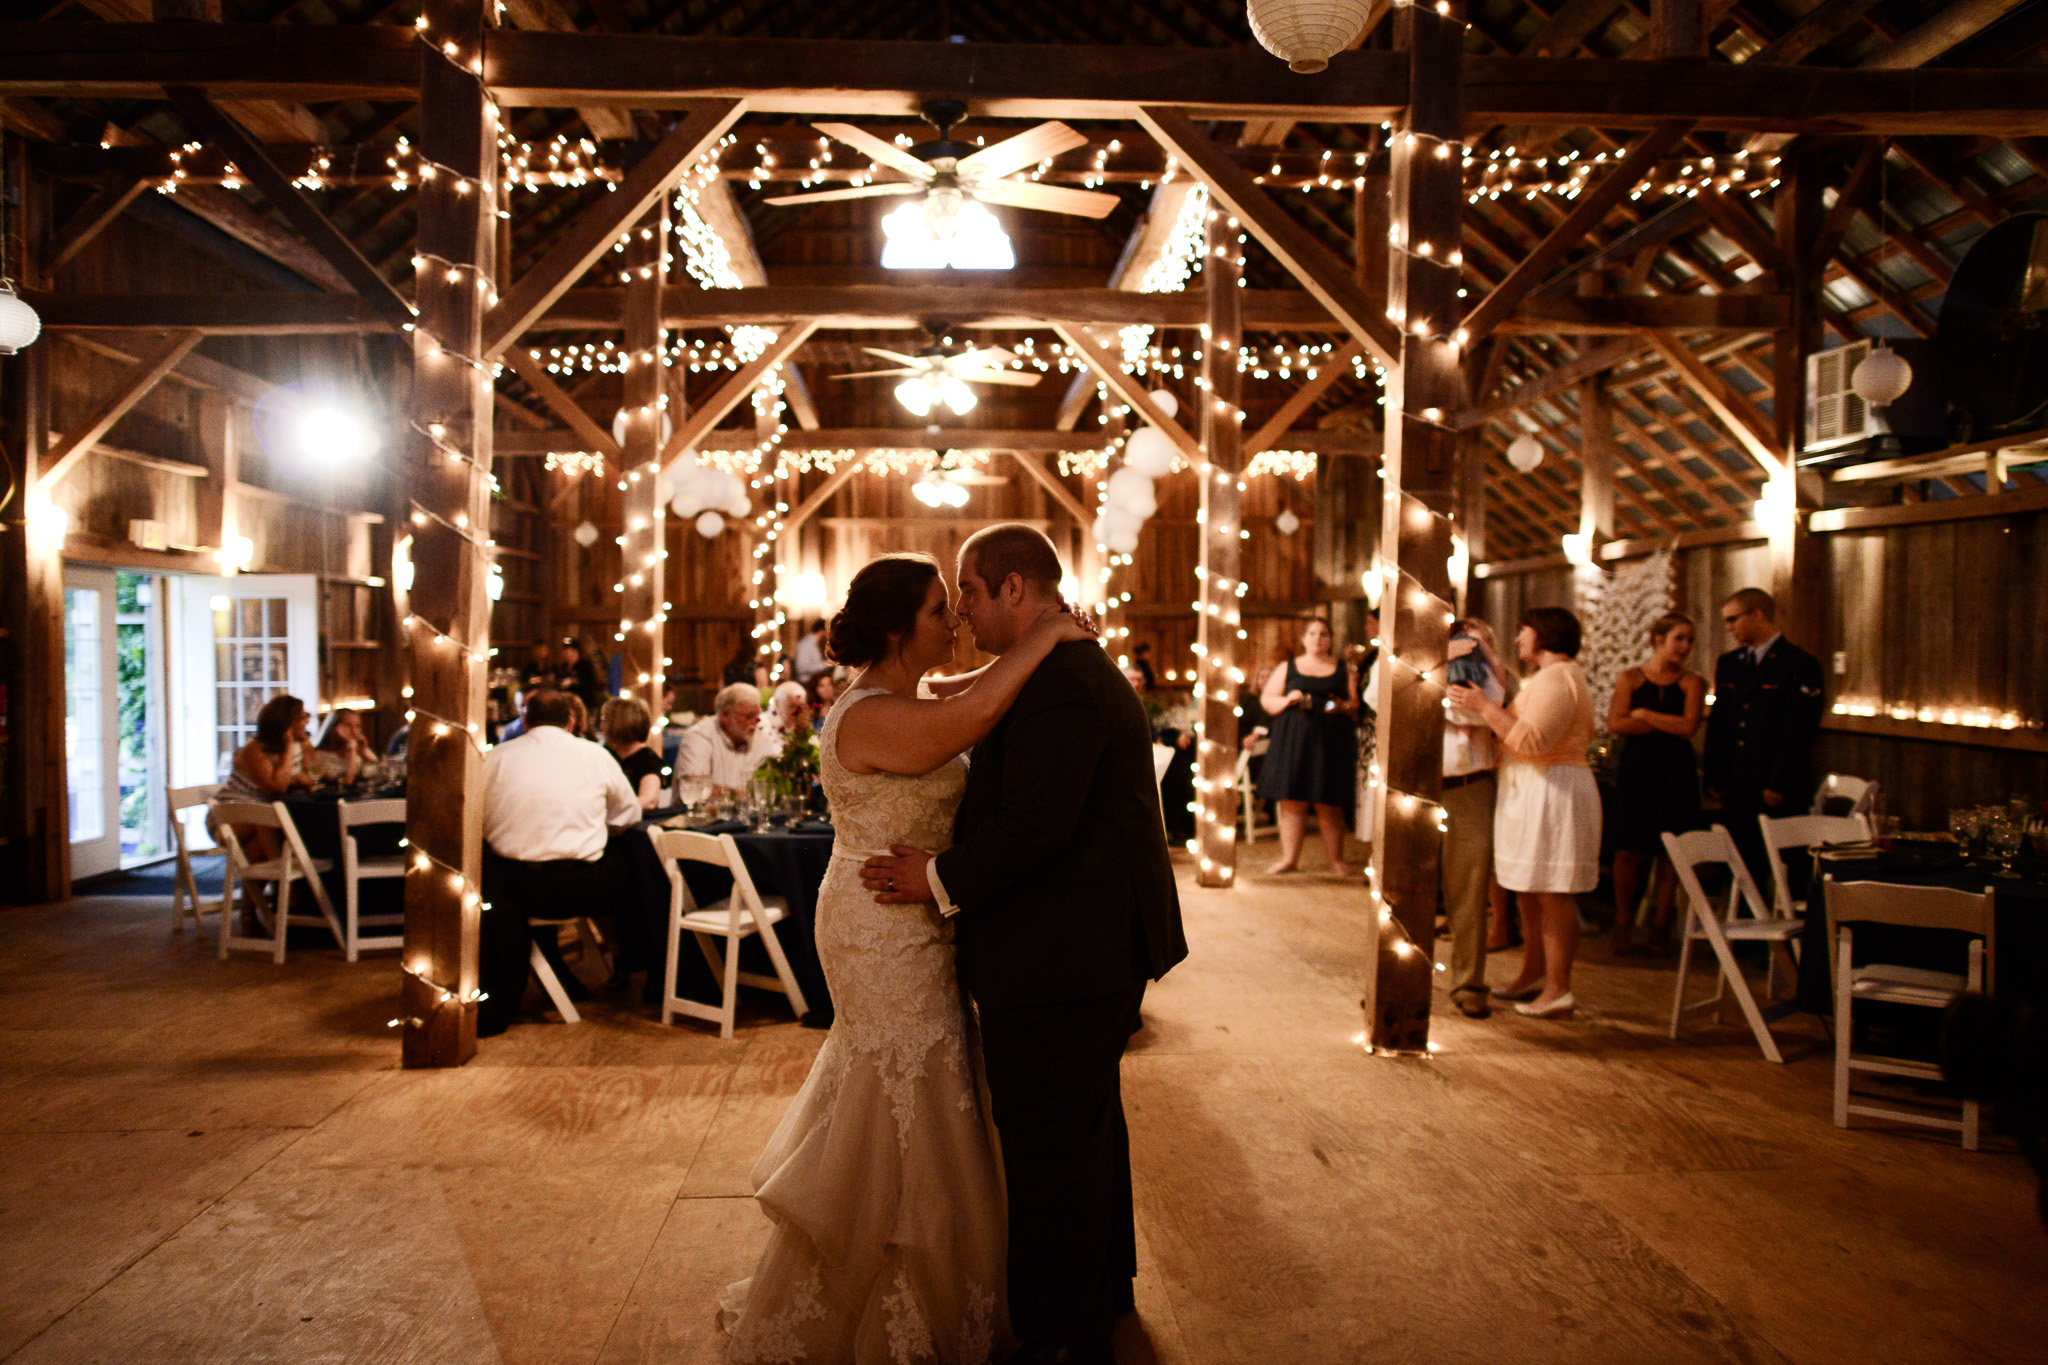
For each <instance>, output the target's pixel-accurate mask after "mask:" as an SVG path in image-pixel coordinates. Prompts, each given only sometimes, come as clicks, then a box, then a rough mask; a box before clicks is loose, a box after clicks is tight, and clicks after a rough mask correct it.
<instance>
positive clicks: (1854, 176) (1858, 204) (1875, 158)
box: [1812, 138, 1885, 267]
mask: <svg viewBox="0 0 2048 1365" xmlns="http://www.w3.org/2000/svg"><path fill="white" fill-rule="evenodd" d="M1884 151H1885V148H1884V141H1883V139H1881V138H1872V139H1870V140H1869V141H1867V142H1865V143H1864V144H1863V150H1862V151H1860V152H1859V153H1857V156H1856V162H1855V164H1854V165H1852V166H1851V167H1850V168H1849V174H1848V176H1847V177H1846V178H1844V179H1843V181H1842V184H1841V188H1840V191H1839V194H1838V196H1837V198H1836V199H1835V206H1834V207H1833V208H1831V209H1829V210H1828V216H1827V217H1825V218H1823V219H1822V220H1821V224H1820V231H1819V232H1818V233H1816V234H1815V236H1814V241H1813V256H1812V262H1813V264H1814V265H1815V266H1816V267H1818V266H1823V265H1826V264H1827V262H1828V259H1829V258H1830V257H1832V256H1833V255H1834V254H1835V253H1836V252H1837V251H1839V250H1841V247H1842V236H1843V234H1844V233H1846V232H1848V230H1849V223H1850V221H1851V220H1852V219H1854V218H1855V217H1856V215H1857V213H1858V212H1860V211H1861V210H1862V208H1863V201H1864V199H1865V197H1866V196H1867V195H1868V194H1869V193H1870V188H1871V186H1872V185H1873V184H1874V183H1875V182H1876V180H1877V173H1878V168H1879V167H1880V166H1881V165H1882V164H1883V163H1884Z"/></svg>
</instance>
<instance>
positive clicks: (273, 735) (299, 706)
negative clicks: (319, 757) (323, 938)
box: [213, 696, 313, 863]
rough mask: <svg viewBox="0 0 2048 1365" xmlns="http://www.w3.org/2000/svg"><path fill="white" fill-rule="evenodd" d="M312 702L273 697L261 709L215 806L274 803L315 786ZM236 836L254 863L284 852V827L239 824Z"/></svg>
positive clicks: (233, 827) (217, 796)
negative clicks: (252, 734) (310, 728)
mask: <svg viewBox="0 0 2048 1365" xmlns="http://www.w3.org/2000/svg"><path fill="white" fill-rule="evenodd" d="M306 721H307V715H306V703H304V702H302V701H300V700H299V699H298V698H297V697H289V696H278V697H272V698H271V699H270V700H269V701H267V702H264V703H263V709H262V710H261V711H258V712H257V713H256V737H255V738H254V739H252V740H250V741H249V742H248V743H247V744H244V745H243V746H242V747H241V748H239V749H237V750H235V759H234V766H233V767H232V768H230V769H229V770H228V780H227V781H226V782H225V783H223V784H222V786H221V789H220V792H219V794H218V795H216V796H215V797H214V798H213V802H214V804H215V805H220V804H223V803H225V802H229V801H254V802H257V803H259V804H261V805H268V804H270V803H271V802H272V801H275V800H277V798H278V797H280V796H283V795H285V794H286V793H288V792H291V791H295V790H299V789H301V788H305V787H310V786H312V785H313V774H312V773H311V771H309V768H310V763H309V760H310V757H311V755H312V752H313V745H312V742H311V741H310V740H308V739H307V738H306ZM231 828H232V829H233V830H234V831H235V838H236V839H238V840H240V841H241V844H242V852H243V853H244V854H245V855H246V856H247V857H248V859H249V861H250V862H252V863H261V862H268V861H269V860H270V859H272V858H275V857H277V856H278V855H279V854H281V853H283V852H284V842H283V840H282V838H281V836H280V835H279V833H278V831H276V830H274V829H270V828H268V827H267V826H263V825H234V826H231Z"/></svg>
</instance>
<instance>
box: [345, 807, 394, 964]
mask: <svg viewBox="0 0 2048 1365" xmlns="http://www.w3.org/2000/svg"><path fill="white" fill-rule="evenodd" d="M335 817H336V818H337V819H338V820H339V821H340V822H341V883H342V923H343V925H345V926H346V928H347V932H348V939H347V941H346V943H345V944H344V945H343V946H344V947H345V948H346V949H347V951H348V960H349V961H350V962H354V961H355V960H356V954H357V952H358V951H360V950H361V949H364V948H368V949H370V950H371V951H372V952H375V951H376V950H378V949H380V948H403V947H404V946H405V935H404V934H402V933H398V934H379V935H374V936H371V937H368V938H366V937H364V936H363V932H362V926H364V925H365V924H367V925H370V926H372V927H374V928H379V929H388V928H390V927H391V926H393V925H401V926H402V925H403V924H404V923H405V916H404V915H370V916H368V917H365V916H364V915H363V914H362V913H361V911H360V910H359V909H358V904H359V897H358V894H357V893H358V886H357V883H359V882H361V881H364V880H365V879H368V878H376V877H403V876H405V870H406V859H405V858H404V856H403V855H401V854H396V853H391V854H382V855H379V856H377V857H374V858H365V857H363V856H362V854H361V852H360V851H359V850H358V848H357V845H356V836H355V835H354V834H352V833H350V831H351V830H353V829H355V828H356V827H357V826H358V825H403V824H404V823H405V799H404V798H403V797H393V798H390V799H388V800H383V801H343V802H340V803H338V804H337V806H336V807H335Z"/></svg>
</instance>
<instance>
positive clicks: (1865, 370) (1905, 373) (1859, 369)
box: [1849, 342, 1913, 408]
mask: <svg viewBox="0 0 2048 1365" xmlns="http://www.w3.org/2000/svg"><path fill="white" fill-rule="evenodd" d="M1849 387H1850V388H1852V389H1854V390H1856V396H1857V397H1858V398H1861V399H1862V400H1863V401H1864V402H1866V403H1868V404H1870V406H1872V407H1874V408H1882V407H1886V406H1888V405H1890V404H1892V403H1895V402H1897V401H1898V400H1899V399H1900V398H1902V397H1903V396H1905V392H1906V390H1907V389H1910V388H1912V387H1913V367H1912V366H1911V365H1908V364H1907V363H1906V358H1905V357H1904V356H1902V355H1900V354H1899V353H1898V352H1897V351H1894V350H1893V349H1892V348H1891V347H1889V346H1886V345H1884V344H1883V343H1882V342H1880V343H1878V346H1877V349H1876V350H1874V351H1872V352H1871V353H1870V354H1869V355H1867V356H1865V357H1863V359H1862V360H1861V361H1860V362H1859V363H1858V364H1857V366H1856V368H1855V370H1854V371H1852V372H1851V373H1850V375H1849Z"/></svg>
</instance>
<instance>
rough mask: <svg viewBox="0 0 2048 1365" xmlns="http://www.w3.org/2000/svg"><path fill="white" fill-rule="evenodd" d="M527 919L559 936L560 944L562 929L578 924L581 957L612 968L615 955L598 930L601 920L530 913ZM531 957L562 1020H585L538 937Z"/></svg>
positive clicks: (566, 1021) (573, 1022) (568, 1021)
mask: <svg viewBox="0 0 2048 1365" xmlns="http://www.w3.org/2000/svg"><path fill="white" fill-rule="evenodd" d="M526 922H527V924H528V925H529V926H530V927H531V928H532V929H533V931H534V932H535V933H536V934H538V933H540V932H541V931H542V930H545V931H547V932H548V933H551V934H553V935H555V942H556V944H557V946H559V945H560V943H561V935H562V930H563V929H564V928H567V927H570V926H574V927H575V930H576V941H577V943H578V944H579V945H581V946H580V947H579V948H578V950H577V951H578V952H579V953H581V954H583V955H584V956H583V957H582V958H581V959H580V960H583V961H589V960H591V959H593V958H594V959H595V960H596V961H597V962H598V963H600V964H602V965H603V966H604V967H605V969H606V970H607V971H609V970H610V969H611V954H610V953H609V952H608V951H607V950H606V948H605V944H604V935H603V934H602V933H600V932H598V928H597V923H596V921H594V920H592V919H591V918H590V916H588V915H560V916H550V917H547V918H536V917H534V916H528V917H527V920H526ZM527 960H528V961H529V962H531V963H532V964H533V974H534V976H535V977H537V978H538V979H539V981H540V987H541V989H542V990H544V991H546V992H547V993H548V999H550V1000H552V1001H553V1002H554V1005H555V1009H556V1010H557V1011H558V1012H559V1013H560V1014H561V1016H562V1022H563V1023H565V1024H580V1023H582V1022H583V1016H582V1015H580V1014H578V1013H577V1012H576V1006H575V1004H574V1002H572V1001H571V1000H570V999H569V992H568V991H567V990H566V989H564V988H563V986H562V978H561V977H559V976H556V975H555V968H554V964H552V963H550V962H549V961H548V958H547V954H545V953H543V952H542V951H541V950H540V943H539V942H538V941H537V940H536V942H535V943H534V945H533V947H532V949H531V950H530V951H529V952H528V954H527Z"/></svg>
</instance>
